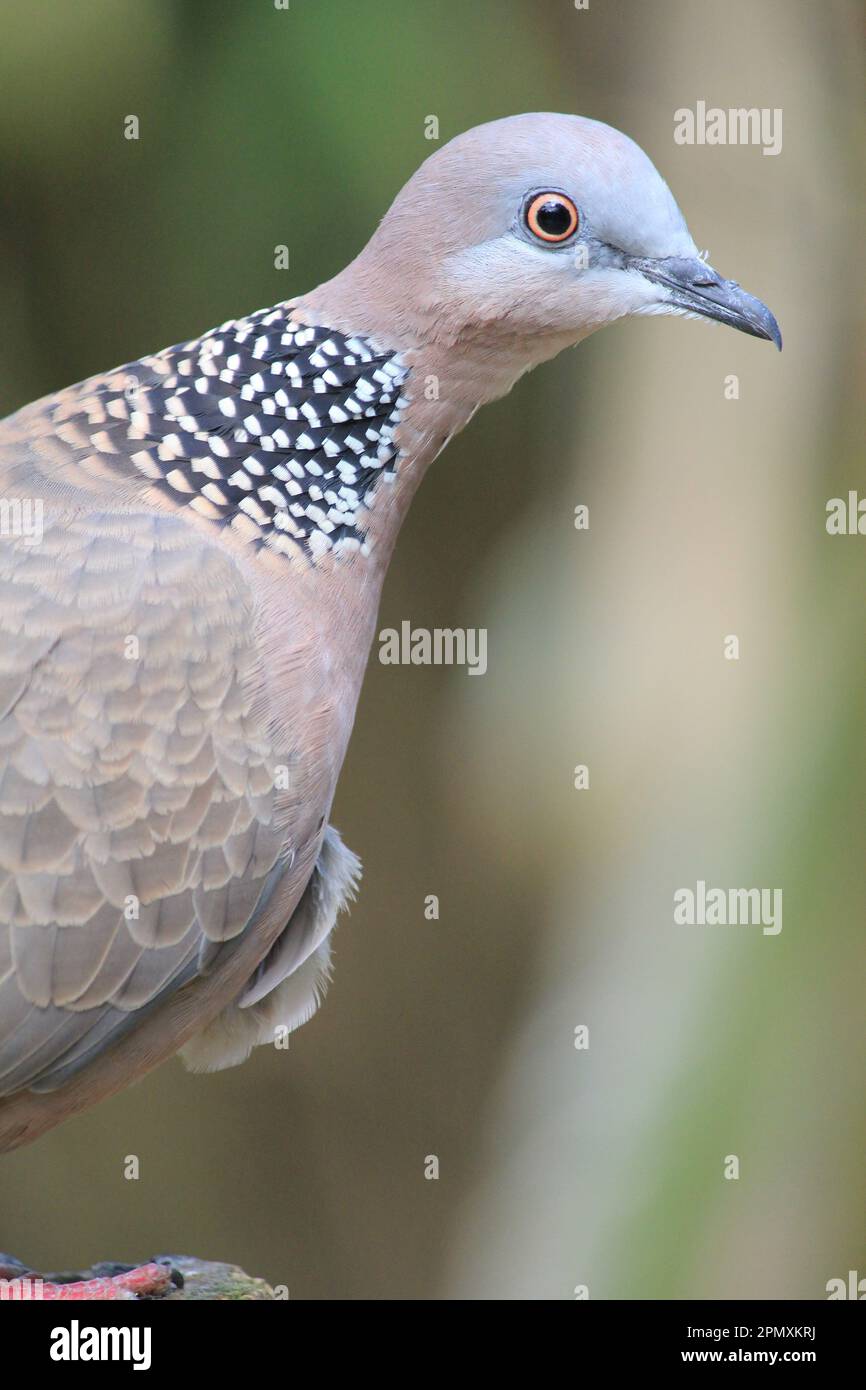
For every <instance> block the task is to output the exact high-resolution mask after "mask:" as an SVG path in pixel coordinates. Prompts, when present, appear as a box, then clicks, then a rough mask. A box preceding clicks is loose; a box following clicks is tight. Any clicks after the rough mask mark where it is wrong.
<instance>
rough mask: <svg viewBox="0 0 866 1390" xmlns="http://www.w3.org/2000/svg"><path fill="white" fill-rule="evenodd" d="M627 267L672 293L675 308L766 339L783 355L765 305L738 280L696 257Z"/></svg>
mask: <svg viewBox="0 0 866 1390" xmlns="http://www.w3.org/2000/svg"><path fill="white" fill-rule="evenodd" d="M628 267H629V269H630V270H638V271H640V273H641V275H643V276H645V278H646V279H647V280H652V281H654V283H656V284H658V285H664V286H665V287H666V289H668V290H669V291H670V293H669V295H668V298H667V301H666V302H667V303H669V304H670V305H671V307H672V308H677V309H686V310H688V312H689V313H692V314H700V315H701V316H702V317H703V318H705V319H717V320H718V321H719V323H726V324H728V325H729V327H731V328H738V329H739V330H740V332H741V333H751V334H752V336H753V337H755V338H767V339H769V341H770V342H771V343H775V344H776V347H777V348H778V349H779V351H780V352H781V350H782V335H781V333H780V332H779V325H778V324H777V322H776V320H775V318H774V317H773V315H772V314H771V313H770V310H769V309H768V308H767V306H766V304H762V303H761V301H760V299H755V297H754V295H751V294H746V291H745V290H741V289H740V287H739V285H738V284H737V282H736V280H723V279H722V277H721V275H719V274H718V273H717V272H716V271H715V270H713V268H712V266H708V265H706V264H705V263H704V262H703V261H701V260H698V259H697V258H696V259H694V260H691V259H687V258H684V257H680V256H668V257H666V258H665V259H664V260H658V261H654V260H643V259H640V258H638V257H631V258H630V259H629V261H628Z"/></svg>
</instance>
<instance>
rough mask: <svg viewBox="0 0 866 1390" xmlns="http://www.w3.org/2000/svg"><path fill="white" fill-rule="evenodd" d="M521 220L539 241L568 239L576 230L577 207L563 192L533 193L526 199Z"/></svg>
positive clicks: (549, 241)
mask: <svg viewBox="0 0 866 1390" xmlns="http://www.w3.org/2000/svg"><path fill="white" fill-rule="evenodd" d="M523 220H524V222H525V223H526V226H527V228H528V230H529V231H530V232H531V233H532V235H533V236H534V237H537V239H538V240H539V241H546V242H548V243H551V242H553V243H558V242H562V241H568V239H569V237H572V236H574V233H575V232H576V231H577V227H578V223H579V221H580V218H579V216H578V212H577V208H576V207H575V206H574V203H573V202H572V201H571V199H570V198H567V197H566V196H565V194H564V193H534V194H532V196H531V197H530V198H528V199H527V201H526V204H525V206H524V209H523Z"/></svg>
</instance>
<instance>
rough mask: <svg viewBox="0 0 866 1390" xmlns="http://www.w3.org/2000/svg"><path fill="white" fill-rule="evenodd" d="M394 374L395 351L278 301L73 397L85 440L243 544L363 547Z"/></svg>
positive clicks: (387, 467)
mask: <svg viewBox="0 0 866 1390" xmlns="http://www.w3.org/2000/svg"><path fill="white" fill-rule="evenodd" d="M407 375H408V369H407V368H406V367H405V366H404V365H403V364H402V362H401V359H400V356H399V354H397V353H392V354H382V353H377V351H376V350H375V349H374V348H373V347H372V346H371V344H370V343H369V342H367V341H366V340H365V339H363V338H359V337H347V336H345V335H344V334H342V333H337V332H334V331H332V330H331V329H328V328H321V327H317V328H310V327H306V326H304V325H303V324H300V323H298V322H297V320H295V319H293V318H292V311H291V308H290V307H289V306H285V305H278V306H277V307H276V308H274V309H263V310H260V311H259V312H258V313H255V314H251V315H250V316H249V317H248V318H242V319H235V320H230V321H229V322H228V323H225V324H223V325H222V327H221V328H218V329H214V331H213V332H211V333H207V334H205V335H204V336H203V337H201V338H196V339H194V340H192V341H191V342H188V343H181V344H179V345H178V346H176V347H171V348H166V350H165V351H164V352H161V353H158V354H157V355H155V356H153V357H144V358H142V359H141V360H140V361H139V362H133V363H130V364H129V365H128V366H127V367H123V368H121V369H120V370H119V372H112V373H110V374H109V375H108V376H106V377H103V378H101V379H99V380H98V381H96V382H88V383H85V384H84V386H83V388H82V392H83V393H87V392H92V393H93V395H91V396H90V399H89V400H88V399H87V397H86V395H85V399H83V400H82V407H83V411H84V412H86V415H87V420H88V424H89V427H90V428H89V431H88V439H89V443H90V447H92V448H93V449H96V450H98V451H99V452H100V453H104V454H117V453H118V452H120V453H121V454H126V455H127V457H129V458H130V459H131V461H132V463H133V464H134V465H135V467H136V468H138V469H139V471H140V472H142V473H143V474H144V475H145V476H146V477H148V478H149V479H151V480H152V482H153V483H154V484H155V485H156V486H157V487H159V488H162V489H165V490H166V491H167V492H169V493H170V494H171V496H172V497H173V499H174V501H175V502H186V504H187V505H189V506H191V507H193V508H194V509H195V510H196V511H197V512H199V513H200V514H203V515H205V516H208V517H210V518H211V519H212V520H214V521H217V522H223V523H224V524H229V525H231V526H232V527H234V528H236V529H237V530H238V531H239V532H240V533H241V534H242V535H246V536H247V537H248V538H249V539H250V541H251V542H253V543H255V544H259V545H265V546H268V547H269V548H270V549H274V550H277V551H281V552H283V553H286V554H290V553H292V552H294V551H295V550H296V548H297V547H301V548H302V549H303V550H304V551H305V553H306V554H307V555H308V556H309V558H310V559H312V560H316V559H318V558H319V556H321V555H323V554H325V553H326V552H328V551H331V550H342V549H347V550H358V549H360V550H362V551H363V550H364V549H365V541H364V533H363V531H362V529H361V524H360V521H359V513H360V512H361V510H362V509H364V508H367V507H369V506H370V505H371V501H372V497H371V494H372V493H373V490H374V489H375V488H376V486H377V485H378V484H379V483H381V482H382V481H383V480H388V479H393V477H394V475H395V466H396V457H397V452H398V451H397V446H396V445H395V443H394V430H395V427H396V425H397V422H398V420H399V417H400V411H401V408H402V407H403V406H405V404H406V401H405V399H404V398H403V397H402V396H401V394H400V391H401V387H402V386H403V383H404V382H405V380H406V377H407ZM93 396H95V397H96V401H95V402H94V399H93ZM94 405H96V406H97V410H96V414H95V415H94V410H93V407H94ZM77 423H78V424H79V426H80V425H81V423H82V422H81V420H80V418H79V420H78V422H77ZM100 424H101V425H102V428H101V429H94V426H95V425H100ZM106 462H108V460H106ZM111 462H112V463H116V460H111Z"/></svg>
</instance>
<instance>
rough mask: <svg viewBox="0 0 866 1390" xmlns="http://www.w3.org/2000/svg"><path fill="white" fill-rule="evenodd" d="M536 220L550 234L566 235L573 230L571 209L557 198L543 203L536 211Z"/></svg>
mask: <svg viewBox="0 0 866 1390" xmlns="http://www.w3.org/2000/svg"><path fill="white" fill-rule="evenodd" d="M535 220H536V222H537V224H538V226H539V227H540V228H541V230H542V231H543V232H546V233H547V235H548V236H564V235H565V233H566V232H568V231H570V230H571V210H570V209H569V208H567V207H566V206H565V203H560V202H559V201H558V199H556V198H551V199H550V200H549V201H548V202H546V203H542V204H541V207H540V208H538V210H537V211H536V214H535Z"/></svg>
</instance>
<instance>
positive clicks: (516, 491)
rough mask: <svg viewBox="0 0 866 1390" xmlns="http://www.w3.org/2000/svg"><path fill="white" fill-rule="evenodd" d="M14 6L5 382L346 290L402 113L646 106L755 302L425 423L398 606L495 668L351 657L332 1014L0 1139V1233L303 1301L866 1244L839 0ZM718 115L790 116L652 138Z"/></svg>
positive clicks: (853, 24)
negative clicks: (737, 922) (166, 1257)
mask: <svg viewBox="0 0 866 1390" xmlns="http://www.w3.org/2000/svg"><path fill="white" fill-rule="evenodd" d="M0 23H2V43H0V296H2V305H3V330H4V331H3V333H2V335H0V413H5V412H6V411H9V410H12V409H14V408H15V407H17V406H18V405H21V404H23V403H24V402H25V401H27V400H29V399H31V398H33V397H36V396H38V395H40V394H42V393H44V392H47V391H52V390H54V389H56V388H58V387H60V386H63V385H65V384H67V383H69V382H70V381H74V380H78V379H80V378H82V377H84V376H86V375H88V374H89V373H91V372H94V371H97V370H100V369H103V368H106V367H108V366H110V365H112V364H114V363H116V362H122V361H128V360H130V359H133V358H136V357H138V356H139V355H141V354H142V353H145V352H149V351H152V350H154V349H157V348H159V347H162V346H164V345H165V344H168V343H172V342H175V341H178V340H180V339H184V338H187V337H190V336H193V335H194V334H197V333H198V332H200V331H202V330H204V329H205V328H207V327H210V326H211V325H213V324H216V323H220V322H221V321H223V320H224V319H226V318H228V317H229V316H231V315H234V314H238V313H243V312H245V311H247V310H250V309H253V308H256V307H259V306H262V305H265V304H270V303H272V302H275V301H277V300H281V299H286V298H288V297H290V296H291V295H292V294H295V293H299V292H301V291H303V290H305V289H308V288H310V287H312V286H313V285H315V284H316V283H317V282H319V281H320V280H322V279H324V278H326V277H328V276H330V275H332V274H333V273H334V272H335V271H336V270H338V269H339V268H340V267H341V266H342V265H343V264H344V263H345V262H346V260H347V259H349V258H350V257H351V256H352V255H354V254H355V252H356V251H357V250H358V249H359V247H360V246H361V245H362V244H363V242H364V240H365V239H366V237H367V236H368V235H369V233H370V232H371V230H372V228H373V227H374V225H375V223H376V220H377V219H378V217H379V216H381V214H382V213H383V211H384V210H385V208H386V206H387V204H388V202H389V201H390V199H391V197H392V196H393V195H394V193H395V192H396V191H397V189H398V188H399V187H400V186H401V184H402V183H403V182H404V180H405V179H406V178H407V177H408V176H409V174H410V173H411V172H412V171H413V170H414V168H415V167H416V166H417V164H418V163H419V162H420V161H421V160H422V159H423V158H425V157H426V155H428V154H429V153H430V152H431V149H432V148H433V146H431V144H430V142H429V141H427V140H426V139H425V137H424V131H425V117H427V116H428V115H436V116H437V117H438V119H439V122H440V135H441V139H442V140H445V139H447V138H449V137H450V136H451V135H453V134H456V133H457V132H458V131H461V130H463V129H464V128H466V127H467V126H470V125H473V124H476V123H478V122H480V121H484V120H488V119H491V118H493V117H497V116H502V115H506V114H510V113H513V112H517V111H524V110H538V109H551V110H562V111H579V112H581V113H582V114H585V115H591V116H594V117H596V118H599V119H601V120H605V121H609V122H610V123H611V124H613V125H616V126H619V127H621V128H622V129H624V130H626V131H628V132H629V133H630V134H631V135H632V136H634V137H635V138H636V139H637V140H638V141H639V143H640V144H642V145H643V146H644V148H645V149H646V150H647V151H648V153H649V154H650V156H651V157H652V158H653V159H654V161H655V162H656V164H657V165H658V167H659V168H660V169H661V171H662V173H663V174H664V175H665V177H666V178H667V179H668V181H669V182H670V184H671V186H672V188H673V190H674V194H675V196H676V197H677V199H678V201H679V202H680V204H681V206H682V208H683V210H684V212H685V214H686V216H687V218H688V220H689V223H690V226H691V229H692V231H693V233H694V235H695V238H696V240H697V242H698V244H699V245H700V246H702V247H703V246H707V247H708V248H709V250H710V252H711V258H712V263H713V264H714V265H715V266H716V267H717V268H718V269H719V270H721V271H722V273H723V274H726V275H729V276H732V277H734V278H736V279H738V280H740V281H741V282H742V283H743V284H744V285H745V286H746V287H747V288H748V289H750V290H752V291H753V292H754V293H756V294H758V295H759V296H761V297H762V298H763V299H765V300H766V301H767V302H768V303H769V304H770V305H771V307H772V308H773V309H774V310H775V312H776V313H777V315H778V317H779V320H780V322H781V325H782V330H783V332H784V334H785V352H784V353H783V355H782V356H781V357H779V356H778V355H777V354H775V353H774V352H773V351H772V350H771V348H770V347H769V346H768V345H767V344H766V343H758V342H756V341H755V340H753V339H749V338H746V337H744V336H742V335H739V334H734V333H731V332H729V331H727V330H721V329H715V330H711V329H710V328H709V327H708V326H706V325H702V324H696V323H687V322H683V321H681V320H678V319H643V320H637V321H632V322H626V323H620V324H617V325H616V326H614V327H613V328H611V329H608V330H606V331H605V332H604V333H602V334H599V335H597V336H596V337H594V338H592V339H590V340H589V341H588V342H587V343H585V344H584V345H582V346H581V347H579V348H578V349H577V351H576V352H571V353H567V354H565V355H564V356H563V357H561V358H560V359H558V360H557V361H556V362H554V363H552V364H549V365H547V366H545V367H543V368H542V369H540V370H539V371H538V372H536V373H535V374H534V375H533V376H531V377H530V378H527V379H525V380H524V381H522V382H521V383H520V384H519V385H518V387H517V388H516V389H515V391H514V392H513V393H512V395H511V396H510V397H509V398H508V399H506V400H504V401H502V402H500V403H499V404H497V405H495V406H492V407H489V408H488V409H486V410H485V411H483V412H482V413H481V414H480V415H479V416H478V417H477V418H476V419H475V420H474V421H473V423H472V424H471V426H470V427H469V428H468V429H467V430H466V432H465V433H464V434H463V435H462V436H461V437H460V438H459V439H457V440H456V441H455V442H454V443H453V444H452V445H451V446H450V448H449V449H448V451H447V452H446V454H445V456H444V457H443V458H442V459H441V460H440V461H439V462H438V463H437V464H436V466H435V468H434V469H433V470H432V472H431V474H430V476H429V478H428V479H427V481H426V482H425V484H424V487H423V489H422V491H421V495H420V497H419V498H418V500H417V501H416V504H415V507H414V509H413V511H412V513H411V515H410V517H409V520H408V522H407V524H406V526H405V530H404V534H403V536H402V538H401V541H400V544H399V545H398V547H397V552H396V557H395V560H394V563H393V566H392V570H391V573H390V577H389V581H388V584H387V586H386V591H385V597H384V604H383V610H382V615H381V625H382V626H399V624H400V622H401V621H402V620H403V619H404V618H408V619H410V620H411V621H412V623H413V624H415V625H426V626H447V627H453V626H484V627H487V628H488V630H489V663H490V664H489V670H488V673H487V675H486V677H485V678H484V679H483V680H481V679H469V678H468V677H467V674H466V672H465V671H461V670H459V669H456V668H451V669H448V668H413V667H405V668H404V667H390V666H387V667H385V666H380V665H379V664H378V663H376V662H374V664H373V665H372V666H371V669H370V672H369V676H368V679H367V682H366V685H365V689H364V692H363V695H362V699H361V705H360V709H359V714H358V722H357V726H356V731H355V735H354V740H353V743H352V746H351V749H350V752H349V756H348V760H347V763H346V767H345V773H344V776H343V779H342V782H341V786H340V789H339V792H338V797H337V804H336V809H335V815H334V820H335V823H336V824H337V825H338V826H339V827H340V829H341V830H342V832H343V833H344V836H345V838H346V840H347V842H348V844H349V845H351V846H352V848H354V849H355V850H357V851H358V852H359V853H360V854H361V856H362V858H363V860H364V864H365V879H364V884H363V889H362V893H361V897H360V900H359V902H358V904H357V906H356V907H355V909H354V911H353V913H352V916H351V918H350V919H349V920H348V921H345V922H344V924H343V925H342V926H341V927H340V929H339V933H338V937H337V942H336V953H335V954H336V974H335V980H334V983H333V985H332V988H331V991H330V995H329V998H328V1000H327V1003H326V1006H325V1007H324V1009H323V1010H322V1011H321V1012H320V1013H319V1015H318V1016H317V1017H316V1018H315V1019H314V1020H313V1022H312V1023H310V1024H309V1025H308V1026H307V1027H305V1028H304V1029H302V1030H301V1031H300V1032H299V1033H297V1034H296V1035H295V1036H294V1037H293V1040H292V1046H291V1050H290V1051H289V1053H282V1052H279V1053H276V1052H271V1051H270V1050H266V1049H260V1050H259V1052H258V1053H256V1054H255V1055H254V1057H253V1059H252V1060H251V1061H250V1062H249V1063H248V1064H247V1065H246V1066H245V1067H244V1068H242V1069H237V1070H234V1071H230V1072H225V1073H222V1074H220V1075H216V1076H212V1077H190V1076H187V1075H186V1074H185V1073H184V1072H183V1071H182V1070H181V1068H180V1066H179V1064H178V1063H175V1062H173V1063H170V1064H169V1065H167V1066H166V1067H164V1068H162V1069H161V1070H160V1071H158V1072H157V1073H155V1074H152V1075H151V1076H149V1077H147V1078H145V1080H144V1081H143V1082H141V1083H140V1084H139V1085H138V1086H136V1087H135V1088H133V1089H132V1090H130V1091H128V1092H126V1093H125V1094H123V1095H121V1096H119V1097H117V1098H115V1099H113V1100H111V1101H109V1102H107V1103H106V1104H104V1105H102V1106H101V1107H100V1108H98V1109H97V1110H95V1111H93V1112H91V1113H89V1114H86V1115H84V1116H81V1117H79V1118H77V1119H75V1120H73V1121H72V1122H70V1123H68V1124H67V1125H65V1126H63V1127H62V1128H60V1129H58V1130H55V1131H53V1132H52V1133H50V1134H49V1135H48V1136H47V1137H45V1138H43V1139H42V1140H41V1141H40V1142H39V1143H37V1144H36V1145H34V1146H32V1147H30V1148H28V1149H26V1150H24V1151H21V1152H19V1153H16V1154H13V1155H11V1156H10V1157H7V1158H4V1159H2V1160H0V1249H5V1250H8V1251H11V1252H12V1253H15V1254H17V1255H19V1256H20V1257H22V1258H24V1259H26V1260H28V1261H30V1262H32V1263H34V1264H35V1265H37V1266H41V1267H44V1268H58V1267H63V1266H67V1267H69V1266H74V1267H80V1266H84V1265H87V1264H89V1263H90V1262H91V1261H92V1260H98V1259H105V1258H118V1259H121V1258H128V1259H140V1258H144V1257H146V1256H148V1255H149V1254H150V1253H152V1252H154V1251H163V1250H174V1251H181V1252H189V1253H194V1254H197V1255H200V1256H205V1257H210V1258H218V1259H228V1260H232V1261H237V1262H239V1263H241V1264H243V1265H244V1266H246V1267H247V1268H248V1269H249V1270H250V1271H251V1272H253V1273H256V1274H261V1275H265V1276H266V1277H268V1278H269V1279H271V1280H272V1281H274V1282H276V1283H280V1284H285V1285H287V1286H288V1288H289V1290H290V1292H291V1295H292V1296H293V1297H298V1298H327V1299H337V1298H361V1299H369V1298H455V1297H460V1298H528V1299H560V1298H562V1299H568V1298H571V1297H573V1290H574V1288H575V1286H576V1285H578V1284H586V1285H588V1286H589V1291H590V1296H591V1297H593V1298H642V1297H653V1298H688V1297H697V1298H709V1297H723V1298H735V1297H746V1298H752V1297H761V1296H770V1297H776V1298H821V1297H824V1296H825V1294H824V1289H825V1285H826V1282H827V1280H828V1279H830V1278H833V1277H836V1276H841V1277H845V1276H846V1275H847V1271H848V1270H849V1269H859V1270H860V1272H861V1274H866V1252H864V1244H863V1233H864V1232H863V1225H864V1222H863V1211H864V1202H863V1197H864V1169H863V1150H864V1137H866V1122H864V1115H863V1107H862V1094H863V1080H864V1075H866V1043H864V1028H863V1008H862V1004H863V989H862V979H863V966H864V932H863V925H864V920H863V919H864V867H866V814H864V812H866V739H864V731H866V720H864V665H866V641H864V639H866V608H864V603H863V597H864V581H866V538H863V537H839V538H830V537H829V536H828V535H827V534H826V531H825V527H824V518H825V505H826V501H827V499H828V498H830V497H833V496H839V495H841V496H845V495H846V494H847V491H848V489H849V488H858V487H859V488H860V490H861V493H866V470H864V468H863V462H862V425H863V420H862V407H861V399H862V394H861V393H862V369H863V348H864V337H866V332H864V318H863V311H862V307H861V306H862V285H863V274H862V249H861V248H862V214H863V208H862V196H861V191H862V161H863V145H864V141H863V133H864V129H863V127H864V120H863V106H862V78H863V68H864V41H863V13H862V9H861V6H860V5H859V4H855V3H853V2H852V0H824V3H823V4H821V5H815V4H814V3H812V0H730V3H728V4H725V5H717V4H713V3H710V0H702V2H696V0H663V3H656V4H653V5H648V4H645V3H640V0H619V3H617V2H616V0H591V4H590V7H589V9H588V10H585V11H580V10H577V9H576V8H575V6H574V4H573V3H572V0H547V2H546V3H544V4H540V3H537V0H536V3H530V0H525V2H524V0H474V3H472V4H466V3H465V0H411V3H410V0H399V2H398V0H365V2H364V3H357V0H291V5H290V8H289V9H288V10H287V11H281V10H277V9H275V7H274V5H273V3H272V0H255V2H254V0H246V2H245V3H243V4H240V3H219V0H207V3H204V0H76V4H74V5H69V4H67V3H63V0H31V2H30V4H28V5H27V6H26V7H24V8H22V7H21V6H20V4H17V3H16V4H13V3H6V0H4V3H2V4H0ZM698 100H704V101H706V102H707V104H708V105H711V106H712V105H716V106H722V107H725V108H727V107H729V106H733V107H741V106H757V107H769V108H778V107H780V108H782V110H783V112H784V147H783V151H782V153H781V154H779V155H778V156H777V157H775V158H774V157H766V156H764V155H762V153H761V150H760V149H759V148H755V147H748V146H746V147H723V148H718V147H714V148H711V147H697V146H694V147H690V146H680V145H677V144H675V143H674V140H673V128H674V116H673V113H674V111H675V110H676V109H677V108H680V107H684V106H690V107H693V106H694V104H695V103H696V102H697V101H698ZM128 114H135V115H138V116H139V118H140V122H141V138H140V140H138V141H137V142H131V141H127V140H125V139H124V138H123V120H124V117H125V116H126V115H128ZM279 244H285V245H287V246H288V247H289V249H290V256H291V264H290V269H289V270H288V271H277V270H275V269H274V247H275V246H276V245H279ZM731 373H735V374H736V375H737V376H738V377H739V381H740V397H739V399H738V400H736V401H730V400H726V399H725V395H724V381H725V378H726V376H728V375H729V374H731ZM579 503H586V504H587V505H588V506H589V507H590V529H589V531H587V532H577V531H575V530H574V528H573V510H574V507H575V506H576V505H577V504H579ZM729 633H736V634H737V635H738V636H739V639H740V647H741V656H740V660H739V661H737V662H730V661H726V660H724V658H723V640H724V638H725V636H726V635H727V634H729ZM578 763H585V764H587V765H588V766H589V769H590V779H591V780H590V789H589V790H587V791H581V792H578V791H575V790H574V789H573V785H572V783H573V770H574V767H575V765H576V764H578ZM699 878H703V879H705V880H707V881H708V882H709V883H711V884H717V885H721V886H726V887H727V886H753V885H760V886H766V887H781V888H782V889H783V891H784V928H783V931H782V932H781V934H780V935H779V936H776V937H769V936H767V937H765V936H763V935H761V933H760V931H758V930H757V929H755V928H728V929H716V930H713V929H709V928H706V929H700V928H692V929H689V928H683V927H676V926H674V924H673V912H672V894H673V892H674V890H675V889H676V888H677V887H680V886H683V885H692V886H693V885H694V884H695V882H696V880H697V879H699ZM431 893H435V894H438V895H439V897H440V901H441V916H440V919H439V921H438V922H429V921H427V920H425V916H424V899H425V897H426V895H428V894H431ZM580 1024H586V1025H588V1027H589V1030H590V1047H589V1050H588V1051H576V1050H575V1048H574V1045H573V1039H574V1029H575V1027H576V1026H578V1025H580ZM128 1154H136V1155H138V1156H139V1158H140V1162H141V1177H140V1180H139V1181H137V1182H130V1181H126V1180H125V1179H124V1176H123V1161H124V1158H125V1156H126V1155H128ZM431 1154H435V1155H437V1156H438V1158H439V1163H440V1176H439V1179H438V1181H428V1180H426V1179H425V1176H424V1168H425V1157H426V1156H427V1155H431ZM728 1154H736V1155H738V1157H739V1160H740V1174H741V1176H740V1179H739V1181H734V1182H732V1181H726V1180H725V1179H724V1177H723V1164H724V1159H725V1155H728Z"/></svg>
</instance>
